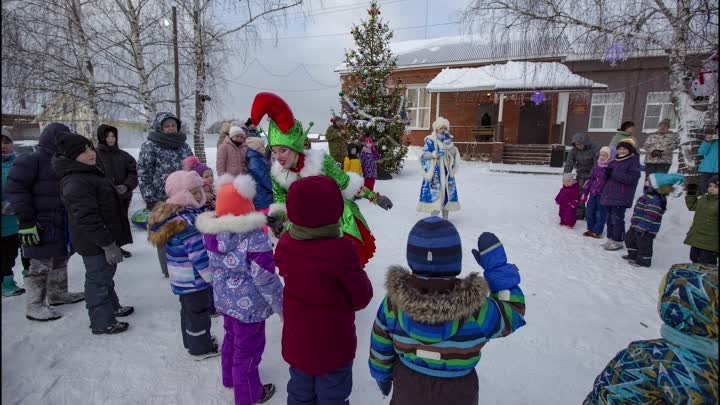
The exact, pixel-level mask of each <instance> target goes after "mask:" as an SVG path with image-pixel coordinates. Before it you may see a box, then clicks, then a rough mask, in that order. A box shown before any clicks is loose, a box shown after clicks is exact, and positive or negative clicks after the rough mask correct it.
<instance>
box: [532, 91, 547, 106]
mask: <svg viewBox="0 0 720 405" xmlns="http://www.w3.org/2000/svg"><path fill="white" fill-rule="evenodd" d="M530 101H532V102H533V104H535V105H540V104H542V103H544V102H545V94H543V93H542V92H540V91H536V92H535V93H533V95H532V96H531V97H530Z"/></svg>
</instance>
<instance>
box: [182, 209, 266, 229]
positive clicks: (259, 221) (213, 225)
mask: <svg viewBox="0 0 720 405" xmlns="http://www.w3.org/2000/svg"><path fill="white" fill-rule="evenodd" d="M265 225H267V217H265V214H263V213H262V212H251V213H249V214H245V215H237V216H236V215H224V216H222V217H217V216H215V212H204V213H202V214H200V215H198V217H197V219H196V220H195V227H196V228H197V229H198V231H200V232H202V233H204V234H211V235H217V234H219V233H221V232H230V233H237V234H240V233H248V232H251V231H256V230H258V229H262V227H263V226H265Z"/></svg>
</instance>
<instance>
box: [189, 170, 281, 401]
mask: <svg viewBox="0 0 720 405" xmlns="http://www.w3.org/2000/svg"><path fill="white" fill-rule="evenodd" d="M216 186H217V187H218V189H217V199H216V201H215V212H206V213H203V214H201V215H200V216H199V217H198V218H197V221H196V226H197V228H198V230H200V232H202V233H203V234H204V236H203V238H204V242H205V246H206V248H207V251H208V254H209V256H210V269H211V270H212V271H213V280H214V281H213V284H214V294H215V307H216V308H217V310H218V312H220V313H221V314H223V318H224V327H225V338H224V339H223V344H222V350H221V363H222V382H223V385H224V386H225V387H227V388H233V390H234V393H235V405H254V404H256V403H263V402H266V401H267V400H269V399H270V397H272V395H273V394H274V393H275V386H274V385H273V384H265V385H263V384H262V383H261V382H260V373H259V371H258V366H259V365H260V360H261V358H262V354H263V351H264V350H265V319H267V318H269V317H270V316H271V315H272V314H273V313H276V314H278V315H280V316H281V319H282V308H283V286H282V283H281V282H280V278H279V277H278V275H277V274H276V273H275V262H274V260H273V251H272V246H271V244H270V239H269V237H268V236H267V234H266V233H264V232H263V231H262V229H263V227H264V226H265V225H267V220H266V218H265V214H263V213H262V212H257V211H255V206H254V205H253V198H254V197H255V193H256V184H255V180H253V178H252V177H251V176H249V175H239V176H237V177H233V176H231V175H223V176H221V177H220V178H219V179H218V180H217V181H216Z"/></svg>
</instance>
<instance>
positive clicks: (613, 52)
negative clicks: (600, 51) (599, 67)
mask: <svg viewBox="0 0 720 405" xmlns="http://www.w3.org/2000/svg"><path fill="white" fill-rule="evenodd" d="M624 60H625V45H623V44H621V43H614V44H612V45H610V47H608V49H607V51H606V52H605V55H604V56H603V57H602V61H603V62H607V63H609V64H610V66H615V65H617V64H618V62H622V61H624Z"/></svg>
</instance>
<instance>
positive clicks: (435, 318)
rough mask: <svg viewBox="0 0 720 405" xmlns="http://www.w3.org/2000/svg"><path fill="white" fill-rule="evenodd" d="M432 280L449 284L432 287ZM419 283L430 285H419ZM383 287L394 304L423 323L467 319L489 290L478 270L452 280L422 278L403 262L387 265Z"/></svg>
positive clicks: (483, 300)
mask: <svg viewBox="0 0 720 405" xmlns="http://www.w3.org/2000/svg"><path fill="white" fill-rule="evenodd" d="M433 283H435V284H438V285H439V284H441V283H444V284H448V286H447V287H449V288H438V289H434V288H432V285H433ZM451 283H454V285H452V284H451ZM420 284H425V285H426V286H431V288H429V289H427V288H424V287H425V286H423V288H418V286H419V285H420ZM451 285H452V286H451ZM385 287H386V288H387V291H388V293H387V294H388V299H389V300H390V302H391V303H392V305H393V306H395V307H397V308H398V309H399V310H400V311H402V312H404V313H405V314H406V315H407V316H409V317H410V318H411V319H412V320H413V321H416V322H419V323H422V324H426V325H442V324H444V323H446V322H452V321H456V320H462V319H466V318H468V317H469V316H470V315H472V313H473V312H475V311H477V310H478V309H480V308H481V307H482V306H483V305H485V302H486V300H487V297H488V296H489V294H490V288H489V287H488V284H487V281H485V279H484V278H482V277H481V276H480V275H479V274H477V273H472V274H470V275H469V276H468V277H466V278H456V279H454V280H446V279H436V280H433V279H421V278H419V277H417V276H416V275H414V274H413V273H412V272H411V271H410V270H408V269H406V268H404V267H402V266H392V267H390V269H389V270H388V272H387V276H386V281H385Z"/></svg>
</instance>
